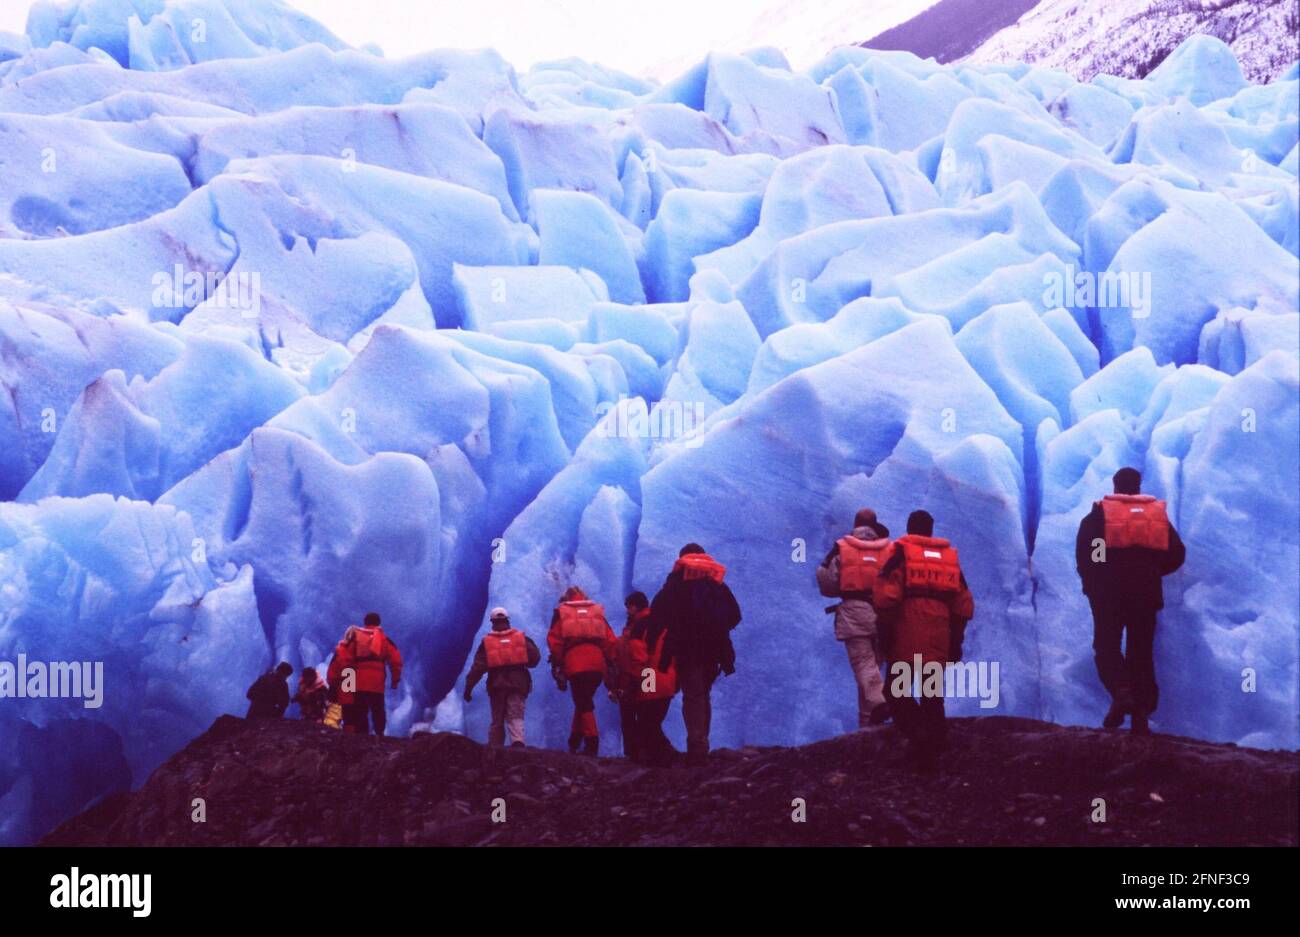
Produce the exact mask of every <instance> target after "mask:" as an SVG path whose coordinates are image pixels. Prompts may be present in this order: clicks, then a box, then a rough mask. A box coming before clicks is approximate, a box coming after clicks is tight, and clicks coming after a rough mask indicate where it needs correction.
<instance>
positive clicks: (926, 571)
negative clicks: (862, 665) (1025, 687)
mask: <svg viewBox="0 0 1300 937" xmlns="http://www.w3.org/2000/svg"><path fill="white" fill-rule="evenodd" d="M897 543H898V547H897V548H896V549H895V550H894V552H893V553H892V554H891V555H890V557H889V560H888V562H886V563H885V568H884V569H882V570H881V572H880V575H879V577H878V578H877V579H876V583H875V588H874V590H873V594H874V596H875V606H876V611H878V612H880V613H881V614H882V616H885V618H886V621H887V623H888V628H887V631H888V632H889V639H888V642H887V654H886V656H887V657H888V658H889V660H891V661H903V662H905V663H907V664H909V665H910V664H912V662H913V657H914V656H915V655H917V654H920V655H921V662H922V663H923V664H927V663H931V662H939V663H946V662H948V661H952V660H957V659H959V656H960V650H961V641H962V636H963V634H964V632H965V628H966V622H967V621H969V620H970V619H971V618H972V617H974V615H975V599H974V598H973V597H972V596H971V594H970V589H969V588H967V586H966V577H965V576H964V575H962V571H961V564H960V563H959V562H958V561H957V551H956V550H955V549H953V547H952V545H951V544H949V543H948V541H947V540H944V539H943V538H941V537H922V536H919V535H917V534H906V535H904V536H902V537H900V538H899V539H898V541H897Z"/></svg>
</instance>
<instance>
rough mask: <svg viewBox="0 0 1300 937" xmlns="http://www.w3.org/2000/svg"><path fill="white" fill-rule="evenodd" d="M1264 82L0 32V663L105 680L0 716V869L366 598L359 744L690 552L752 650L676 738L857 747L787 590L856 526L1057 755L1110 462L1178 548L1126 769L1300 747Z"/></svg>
mask: <svg viewBox="0 0 1300 937" xmlns="http://www.w3.org/2000/svg"><path fill="white" fill-rule="evenodd" d="M194 17H198V18H200V19H202V20H203V22H204V29H205V30H206V33H205V36H204V39H203V41H198V40H196V39H195V38H194V35H193V33H192V31H191V30H190V29H189V28H187V27H184V26H181V25H178V24H185V23H188V22H189V21H190V20H191V19H193V18H194ZM616 57H617V50H611V59H616ZM1297 88H1300V80H1298V79H1297V76H1296V71H1295V69H1292V70H1291V72H1289V73H1288V74H1287V75H1286V76H1284V77H1283V78H1282V79H1279V80H1278V81H1275V82H1273V83H1272V84H1270V85H1252V84H1250V83H1248V82H1247V81H1246V80H1245V79H1244V78H1243V76H1242V73H1241V69H1240V68H1239V67H1238V66H1237V63H1236V61H1235V60H1234V59H1233V57H1232V53H1231V51H1230V50H1229V49H1228V47H1227V46H1226V45H1224V44H1223V43H1222V42H1221V41H1219V40H1217V39H1214V38H1213V37H1208V36H1197V37H1193V38H1192V39H1189V40H1188V41H1187V42H1186V43H1184V44H1183V46H1181V47H1180V48H1179V49H1178V50H1176V51H1175V52H1174V53H1173V54H1171V55H1170V56H1169V57H1168V58H1167V59H1166V60H1165V61H1164V62H1163V63H1162V64H1160V65H1159V67H1157V68H1156V69H1155V70H1154V71H1153V72H1152V73H1151V74H1150V75H1149V76H1148V78H1147V79H1145V80H1142V81H1137V80H1131V79H1119V78H1114V77H1108V76H1104V75H1103V76H1098V77H1097V78H1096V79H1094V80H1093V81H1090V82H1086V83H1080V82H1077V81H1075V80H1074V79H1073V78H1071V77H1070V76H1069V75H1067V74H1066V73H1064V72H1061V71H1055V70H1045V69H1041V68H1034V67H1030V66H1027V65H1014V66H997V67H981V66H976V65H969V64H956V65H950V66H941V65H939V64H937V63H935V62H934V61H933V60H922V59H919V58H917V57H916V56H914V55H911V54H910V53H905V52H878V51H871V50H866V49H860V48H841V49H837V50H833V51H830V52H829V54H828V55H827V56H826V57H825V58H824V59H823V60H822V61H820V62H818V63H817V64H815V65H813V66H812V67H810V68H808V69H806V70H803V71H795V70H792V69H791V67H790V66H789V64H788V62H787V61H786V59H785V57H784V56H783V55H782V54H781V53H779V52H778V51H776V50H772V49H761V50H757V51H754V52H752V53H749V54H746V55H732V54H723V53H715V54H711V55H708V56H706V57H705V58H703V59H702V60H700V61H698V62H696V63H695V64H694V65H692V66H691V67H689V68H687V69H686V70H685V71H684V72H683V73H682V74H681V75H679V76H677V77H676V78H674V79H672V80H669V81H667V82H664V83H657V82H654V81H650V80H646V79H642V78H639V77H636V76H633V75H628V74H624V73H622V72H619V71H617V70H615V69H614V68H610V67H608V66H605V65H595V64H590V63H586V62H581V61H578V60H575V59H565V60H560V61H554V62H546V63H542V64H539V65H536V66H534V67H533V68H531V69H530V70H528V71H526V72H517V71H516V70H515V69H514V68H513V67H512V66H511V65H510V64H509V63H507V62H506V61H505V60H504V59H502V58H501V56H499V55H498V54H496V53H495V52H492V51H490V50H483V51H463V50H435V51H430V52H426V53H421V54H418V55H414V56H410V57H408V58H401V59H391V58H386V57H384V56H383V55H382V54H381V53H380V52H379V51H378V50H375V49H372V48H353V47H351V46H349V45H348V44H347V43H346V42H345V41H344V40H343V39H340V38H339V37H336V36H334V35H333V34H331V33H330V32H329V31H328V30H326V29H325V28H324V27H323V26H321V25H320V24H318V23H315V22H314V21H312V20H311V19H310V18H308V17H306V16H303V15H302V14H300V13H298V12H297V11H295V10H293V9H292V8H291V7H290V6H289V5H288V4H287V3H284V2H281V0H115V2H104V0H71V2H65V3H61V4H55V3H52V2H46V0H40V2H38V3H36V4H35V5H34V7H33V10H32V13H31V15H30V18H29V21H28V27H27V31H26V34H25V35H21V36H15V35H9V34H4V35H0V178H3V180H4V183H3V185H0V391H3V393H0V661H13V660H16V659H17V657H18V655H20V654H22V655H25V656H26V657H27V658H29V659H41V660H51V661H55V660H62V661H98V662H101V663H102V664H103V667H104V681H105V682H104V697H103V705H102V706H99V707H96V708H87V707H85V706H84V705H82V701H80V700H75V699H57V698H23V699H9V698H5V699H0V842H5V843H14V842H28V841H31V840H33V839H35V838H37V837H39V836H40V835H41V834H42V833H44V832H45V831H46V830H48V829H49V828H50V827H51V826H53V825H54V824H57V823H58V822H60V821H61V820H62V819H64V818H66V817H67V816H70V815H71V814H72V813H75V812H76V811H77V810H79V809H82V808H83V807H85V806H86V805H88V804H90V803H93V802H94V801H95V800H96V799H97V798H99V797H101V796H103V795H104V794H107V793H109V792H111V791H112V790H114V789H118V788H121V787H123V786H125V785H126V784H128V783H135V784H138V783H140V782H141V781H142V780H143V779H144V778H145V777H146V776H147V774H148V772H150V771H151V770H152V769H153V768H154V767H156V766H157V765H158V764H159V763H160V762H161V761H162V760H163V759H165V758H166V757H167V756H169V755H170V754H171V753H173V752H174V751H176V750H177V749H178V748H179V747H180V746H181V745H183V744H184V743H185V742H186V741H187V740H188V739H189V738H191V737H193V736H194V735H195V734H196V733H198V732H199V731H201V730H202V729H203V728H205V727H206V726H207V725H208V724H209V723H210V722H211V721H212V719H214V718H215V717H216V716H217V715H219V714H221V713H223V712H236V713H238V712H241V711H242V707H243V705H244V702H243V700H244V695H243V694H244V690H245V689H246V687H247V686H248V684H249V683H250V682H251V681H252V679H254V677H256V675H257V674H258V673H259V672H261V671H262V670H263V669H265V668H266V667H267V666H269V665H270V664H271V663H272V662H274V661H275V660H278V659H283V660H287V661H289V662H290V663H292V664H293V665H295V666H315V665H319V664H321V663H323V662H324V661H325V660H327V658H328V656H329V653H330V650H331V648H332V645H333V643H334V642H335V641H336V640H337V639H338V637H339V635H340V634H341V633H342V631H343V630H344V629H345V628H346V627H347V625H348V624H351V623H354V622H356V621H357V619H358V618H359V617H360V616H361V615H363V614H364V613H365V612H367V611H370V610H376V611H379V612H380V613H381V614H382V615H383V617H384V620H385V623H386V625H387V628H388V631H389V633H390V634H391V635H392V636H393V637H394V639H395V640H396V641H397V642H398V644H399V646H400V647H401V649H402V651H403V653H404V655H405V657H406V660H407V662H408V663H407V674H408V676H407V678H406V679H405V680H404V681H403V683H402V686H401V688H400V689H399V690H398V691H397V692H396V693H393V694H390V697H389V708H390V711H391V720H390V725H391V727H392V731H395V732H401V733H405V732H408V731H419V730H421V729H424V728H429V727H432V726H436V727H438V728H439V729H447V728H450V729H454V730H457V731H467V732H470V733H472V734H474V735H476V736H481V735H482V734H483V732H484V731H485V723H486V719H487V706H486V701H485V700H484V699H482V698H481V697H482V694H480V698H477V699H476V700H475V701H474V702H472V703H470V704H467V705H466V704H462V703H461V701H460V697H459V694H458V693H457V692H454V690H456V689H457V688H458V680H459V678H460V677H461V675H462V674H463V672H464V671H465V669H466V666H467V658H468V655H469V654H470V652H471V651H472V649H473V647H474V644H475V642H476V641H477V639H478V637H479V635H480V634H481V633H482V632H483V630H484V629H485V627H486V622H485V621H484V614H485V610H486V609H487V608H489V607H491V606H494V605H504V606H505V607H507V608H508V609H509V610H510V612H511V615H512V618H513V621H514V623H515V624H516V625H517V626H518V627H521V628H522V629H523V630H525V631H526V632H528V633H529V634H530V635H531V636H532V637H534V638H535V639H538V640H541V639H543V638H544V636H545V632H546V628H547V624H548V621H549V615H550V609H551V608H552V607H553V605H554V604H555V602H556V601H557V600H558V598H559V596H560V594H561V592H562V591H563V590H564V589H565V587H566V586H568V585H569V584H571V583H577V584H578V585H581V586H582V587H583V588H584V589H585V590H587V591H588V593H589V594H591V595H593V596H594V597H596V598H597V599H598V600H599V601H601V602H604V603H605V604H606V606H607V608H608V609H609V610H610V613H611V617H612V618H613V620H614V623H615V624H616V625H617V624H618V623H619V622H618V619H619V618H620V617H621V604H622V598H623V596H624V595H626V593H627V592H629V591H631V590H633V589H640V590H643V591H645V592H647V593H653V592H654V591H655V590H656V589H657V588H658V586H659V584H660V583H661V582H662V580H663V577H664V576H665V574H666V573H667V571H668V569H669V567H670V565H671V562H672V560H673V559H674V558H675V556H676V553H677V550H678V549H679V548H680V546H681V545H682V544H684V543H685V542H687V541H691V540H694V541H697V542H700V543H702V544H703V545H704V546H705V547H706V548H707V549H708V550H709V552H710V553H712V554H713V555H714V556H715V557H716V558H717V559H718V560H719V561H720V562H722V563H723V564H724V565H725V566H726V567H727V568H728V573H727V577H728V582H729V583H730V584H731V586H732V588H733V590H734V591H735V593H736V595H737V597H738V599H739V602H740V605H741V609H742V612H743V615H744V619H743V621H742V623H741V625H740V627H739V629H738V630H737V631H736V632H735V640H736V645H737V649H738V654H739V658H738V667H737V673H736V674H735V675H734V676H732V677H728V678H726V679H725V680H722V681H721V682H720V683H719V684H718V687H717V689H716V692H715V707H714V741H715V744H717V745H738V744H742V743H757V744H795V743H802V742H807V741H811V740H815V739H819V738H825V737H827V736H830V735H833V734H836V733H840V732H846V731H851V730H852V729H854V728H855V727H856V699H855V692H854V687H853V683H852V677H851V674H850V672H849V668H848V667H846V666H845V664H844V660H843V652H842V650H841V649H840V647H839V646H838V644H837V643H836V642H835V641H834V640H833V636H832V634H831V629H830V625H829V619H828V618H827V616H825V615H824V614H823V612H822V607H823V604H824V603H823V599H822V598H821V596H820V595H819V594H818V593H817V591H816V589H815V587H814V581H813V569H814V568H815V566H816V564H817V563H818V562H819V560H820V559H821V557H822V556H823V555H824V552H825V550H826V549H827V548H828V546H829V544H830V542H831V541H832V540H833V539H834V538H835V537H837V536H838V535H839V534H841V533H843V532H844V531H845V529H846V528H847V526H848V524H849V520H850V519H851V517H852V515H853V513H854V511H855V510H856V509H857V508H859V507H862V506H864V505H871V506H873V507H875V508H876V510H877V511H878V512H879V515H880V517H881V519H882V520H883V521H884V522H885V523H886V524H887V525H888V526H890V527H891V528H893V529H895V530H900V529H901V528H902V527H903V524H904V520H905V517H906V515H907V513H908V512H909V511H911V510H912V509H914V508H917V507H924V508H926V509H928V510H929V511H930V512H931V513H932V514H933V515H934V516H935V518H936V523H937V529H938V532H939V533H940V534H942V535H944V536H948V537H950V538H951V539H952V540H953V542H954V544H955V545H956V547H957V548H958V550H959V551H960V553H961V556H962V558H963V565H964V567H965V570H966V575H967V578H968V580H969V582H970V585H971V588H972V590H973V592H974V595H975V600H976V609H977V612H976V617H975V619H974V620H973V622H972V623H971V626H970V630H969V631H968V642H967V654H968V656H970V657H971V658H973V659H980V660H988V661H996V662H997V663H998V664H999V667H1000V678H1001V692H1000V698H999V703H998V709H997V711H998V712H1001V713H1007V714H1014V715H1023V716H1032V717H1037V718H1045V719H1052V720H1056V721H1058V722H1063V723H1077V724H1085V725H1090V724H1094V723H1095V722H1096V721H1097V720H1098V719H1099V718H1100V715H1101V713H1102V711H1103V710H1104V708H1105V705H1106V699H1105V694H1104V691H1103V689H1102V687H1101V686H1100V684H1099V682H1098V681H1097V678H1096V674H1095V669H1094V667H1093V661H1092V650H1091V620H1090V616H1089V611H1088V607H1087V603H1086V600H1085V599H1084V597H1083V596H1082V594H1081V593H1080V591H1079V582H1078V577H1077V575H1076V572H1075V570H1074V559H1073V545H1074V535H1075V530H1076V528H1077V525H1078V521H1079V519H1080V518H1081V517H1082V515H1083V514H1084V513H1086V512H1087V511H1088V509H1089V506H1090V504H1091V502H1092V501H1093V500H1095V499H1097V498H1098V497H1100V496H1101V495H1102V494H1104V493H1105V492H1106V491H1108V490H1109V480H1110V475H1111V474H1112V473H1113V472H1114V471H1115V470H1116V469H1117V468H1119V467H1121V466H1123V465H1132V466H1135V467H1137V468H1139V469H1140V470H1141V471H1142V472H1143V473H1144V475H1145V479H1146V488H1147V489H1148V490H1149V491H1151V492H1152V493H1155V494H1157V495H1158V496H1160V497H1163V498H1165V499H1167V501H1168V503H1169V510H1170V514H1171V517H1172V518H1173V520H1174V522H1175V524H1176V525H1177V527H1178V529H1179V531H1180V533H1181V535H1182V537H1183V539H1184V541H1185V542H1186V544H1187V549H1188V559H1187V563H1186V565H1185V566H1184V567H1183V569H1181V570H1180V571H1179V572H1178V573H1176V574H1174V575H1173V576H1172V577H1170V579H1169V580H1167V582H1166V595H1167V606H1166V608H1165V610H1164V612H1163V613H1162V617H1161V626H1160V631H1159V633H1158V636H1157V654H1158V668H1159V673H1160V675H1161V684H1162V695H1161V704H1160V708H1159V710H1158V711H1157V712H1156V713H1155V714H1154V718H1153V725H1154V728H1155V729H1156V730H1157V731H1161V732H1170V733H1177V734H1182V735H1190V736H1196V737H1200V738H1206V739H1213V740H1220V741H1231V742H1236V743H1239V744H1243V745H1250V746H1258V747H1288V748H1295V747H1297V746H1300V726H1298V723H1297V719H1296V713H1297V710H1298V708H1300V669H1298V665H1297V650H1296V649H1297V646H1298V644H1300V581H1298V580H1297V576H1296V570H1297V568H1300V374H1298V373H1297V372H1298V369H1300V259H1298V256H1297V255H1298V253H1300V231H1298V230H1297V226H1298V225H1300V185H1298V183H1297V169H1298V165H1297V153H1298V152H1300V147H1298V145H1297V144H1298V138H1300V103H1297V102H1298V101H1300V96H1298V95H1297ZM541 676H544V672H543V673H542V674H539V679H538V681H537V688H536V691H535V692H534V694H533V696H532V697H531V698H530V702H529V719H528V722H527V731H528V738H529V741H530V742H531V743H533V744H538V745H548V746H561V745H562V744H563V740H564V736H565V735H566V734H567V726H568V721H569V713H570V706H571V703H570V702H569V701H568V698H567V697H565V696H562V695H561V694H559V693H557V692H556V691H555V690H554V688H553V687H552V686H551V685H550V683H549V681H547V680H545V679H541V678H540V677H541ZM676 705H677V704H675V706H676ZM952 709H953V711H954V712H957V713H960V714H965V715H977V714H979V713H981V712H985V710H981V709H979V708H978V706H977V705H976V701H973V700H962V701H956V702H954V704H953V706H952ZM598 718H599V720H600V724H601V726H602V731H603V733H604V735H605V737H606V742H605V750H606V751H616V750H617V741H618V725H617V719H616V716H615V713H614V711H613V707H612V704H610V703H609V702H608V701H607V700H604V699H603V698H602V699H601V700H600V701H599V706H598ZM667 726H668V728H669V731H670V734H671V735H672V736H673V737H674V739H675V740H676V741H677V742H678V743H680V742H681V740H682V738H681V725H680V719H679V718H678V717H677V716H676V709H674V714H673V715H670V717H669V719H668V722H667Z"/></svg>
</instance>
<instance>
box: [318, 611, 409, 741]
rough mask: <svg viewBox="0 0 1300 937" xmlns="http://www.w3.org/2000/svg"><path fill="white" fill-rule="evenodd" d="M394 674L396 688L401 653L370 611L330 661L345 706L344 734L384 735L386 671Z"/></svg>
mask: <svg viewBox="0 0 1300 937" xmlns="http://www.w3.org/2000/svg"><path fill="white" fill-rule="evenodd" d="M385 667H387V668H388V670H390V671H391V672H392V675H393V684H392V686H393V689H394V690H396V689H397V684H398V682H399V681H400V680H401V678H402V654H401V652H400V651H398V650H397V645H396V644H394V643H393V639H392V638H390V637H389V636H388V635H386V634H385V633H384V629H383V627H382V626H381V625H380V622H379V615H378V613H376V612H367V613H366V617H365V624H363V625H362V626H361V627H360V628H358V627H355V626H353V627H351V628H348V630H347V632H346V633H345V634H344V635H343V640H342V641H340V642H339V643H338V646H336V647H335V648H334V658H333V660H331V661H330V666H329V675H328V676H329V682H330V685H331V686H337V687H338V688H339V703H341V704H342V706H343V731H345V732H353V733H356V734H358V735H368V734H369V733H370V723H371V722H372V721H373V722H374V727H375V735H383V734H384V726H385V725H386V724H387V722H388V719H387V714H386V713H385V709H384V669H385Z"/></svg>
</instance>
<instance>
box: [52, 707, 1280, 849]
mask: <svg viewBox="0 0 1300 937" xmlns="http://www.w3.org/2000/svg"><path fill="white" fill-rule="evenodd" d="M952 726H953V731H952V747H951V750H950V752H949V753H948V755H947V757H946V760H945V762H944V765H943V766H942V767H941V768H940V769H938V770H936V771H933V772H925V773H922V772H918V771H917V770H916V769H915V768H914V767H912V766H911V765H910V763H909V762H908V760H907V759H906V758H905V756H904V752H903V747H902V745H901V740H900V738H899V736H898V734H897V732H896V730H894V729H893V728H891V727H888V726H886V727H881V728H876V729H867V730H863V731H860V732H855V733H852V734H850V735H844V736H840V737H838V738H833V739H828V740H826V741H823V742H817V743H815V744H812V745H806V746H803V747H800V748H742V749H739V750H725V749H724V750H719V751H716V752H714V753H713V754H712V755H711V756H710V762H709V764H707V765H706V766H703V767H698V768H688V767H684V766H683V767H672V768H653V769H647V768H643V767H639V766H637V765H634V764H631V763H629V762H627V761H626V760H624V759H622V758H603V757H602V758H599V759H591V758H584V757H580V756H573V755H569V754H567V753H563V752H556V751H548V750H538V749H525V750H504V751H496V752H493V751H490V750H489V749H486V748H485V747H484V746H482V745H480V744H478V743H476V742H473V741H471V740H469V739H467V738H464V737H462V736H458V735H450V734H438V735H417V736H415V737H413V738H410V739H375V738H364V737H357V736H351V735H344V734H342V733H340V732H337V731H334V730H331V729H325V728H321V727H318V726H314V725H310V724H306V723H301V722H289V721H286V722H278V723H271V722H262V723H248V722H245V721H244V720H243V719H238V718H235V717H232V716H226V717H222V718H221V719H218V720H217V721H216V722H215V723H213V725H212V727H211V728H210V729H209V730H208V731H207V732H206V733H204V734H203V735H202V736H200V737H199V738H197V739H195V740H194V741H193V742H192V743H190V745H189V746H188V747H186V748H185V749H184V750H183V751H181V752H179V753H177V754H176V755H175V756H174V757H173V758H172V759H171V760H169V761H168V762H167V763H165V764H164V765H162V766H161V767H160V768H159V769H158V770H157V771H155V772H154V773H153V775H152V776H151V777H150V778H149V779H148V781H146V782H145V784H144V785H143V786H142V787H141V788H140V789H139V790H137V791H134V792H132V793H130V794H120V795H117V796H115V797H112V798H110V799H108V800H106V801H104V802H102V803H101V804H99V805H98V806H97V807H94V808H92V809H91V810H89V811H87V812H86V813H83V814H82V815H80V816H78V817H75V818H74V819H72V820H70V821H68V822H67V823H65V824H64V825H63V826H62V827H60V828H59V829H58V830H56V831H55V832H53V833H51V834H50V835H49V836H47V837H46V838H45V840H44V841H43V842H44V844H46V845H218V844H220V845H236V844H238V845H268V846H269V845H356V844H360V845H412V846H415V845H419V846H424V845H587V844H600V845H642V846H650V845H843V846H849V845H875V846H885V845H1006V844H1014V845H1094V844H1095V845H1135V844H1144V845H1157V844H1158V845H1193V844H1199V845H1229V844H1231V845H1238V844H1242V845H1247V844H1258V845H1291V846H1294V845H1296V844H1297V797H1298V793H1300V790H1298V785H1297V780H1298V776H1300V759H1298V758H1297V753H1295V752H1264V751H1255V750H1251V749H1239V748H1236V747H1235V746H1232V745H1217V744H1211V743H1207V742H1198V741H1195V740H1191V739H1185V738H1176V737H1171V736H1159V735H1157V736H1151V737H1148V738H1135V737H1132V736H1130V735H1129V734H1127V733H1125V732H1121V731H1116V732H1109V731H1103V730H1091V729H1080V728H1066V727H1061V726H1056V725H1051V724H1048V723H1043V722H1037V721H1034V720H1030V719H1017V718H1007V717H989V718H982V719H957V720H953V723H952ZM196 798H200V799H202V800H203V802H204V803H203V808H204V810H205V812H206V820H205V821H204V822H195V821H194V819H193V817H194V814H195V811H196V806H195V803H194V801H195V799H196ZM1098 799H1100V800H1101V801H1104V810H1105V820H1104V822H1101V821H1098V820H1094V819H1093V817H1094V816H1097V817H1099V816H1100V810H1101V805H1099V804H1098V803H1097V801H1098ZM503 810H504V822H496V821H495V820H494V813H495V816H496V820H500V819H501V818H502V813H503ZM800 815H802V822H800V821H799V820H798V819H797V817H799V816H800Z"/></svg>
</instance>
